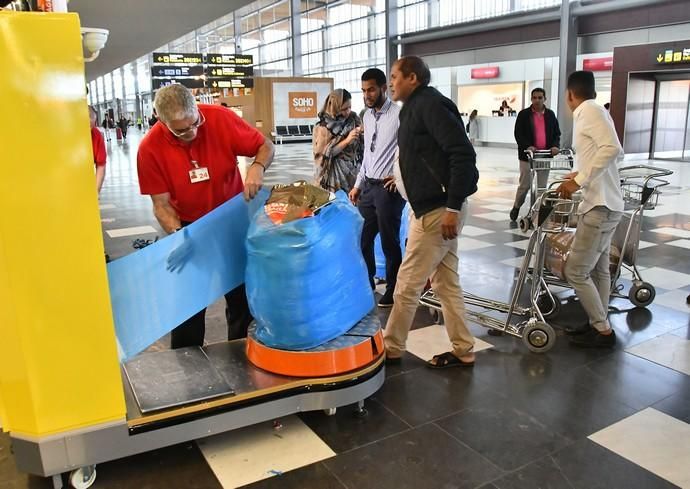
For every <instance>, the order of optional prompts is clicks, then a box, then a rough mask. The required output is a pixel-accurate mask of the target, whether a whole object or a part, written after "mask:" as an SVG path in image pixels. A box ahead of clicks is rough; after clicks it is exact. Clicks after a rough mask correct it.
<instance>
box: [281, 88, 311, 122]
mask: <svg viewBox="0 0 690 489" xmlns="http://www.w3.org/2000/svg"><path fill="white" fill-rule="evenodd" d="M288 101H289V104H290V109H289V116H290V119H314V118H316V111H317V105H316V92H288Z"/></svg>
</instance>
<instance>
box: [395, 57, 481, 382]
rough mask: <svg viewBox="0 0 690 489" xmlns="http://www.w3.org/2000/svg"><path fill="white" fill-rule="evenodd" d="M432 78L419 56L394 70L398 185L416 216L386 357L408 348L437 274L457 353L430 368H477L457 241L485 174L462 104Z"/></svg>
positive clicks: (404, 60) (437, 287)
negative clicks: (434, 85)
mask: <svg viewBox="0 0 690 489" xmlns="http://www.w3.org/2000/svg"><path fill="white" fill-rule="evenodd" d="M430 79H431V74H430V72H429V68H428V67H427V66H426V64H425V63H424V61H422V60H421V59H420V58H417V57H415V56H406V57H404V58H401V59H399V60H398V61H396V63H395V64H394V65H393V67H392V69H391V81H390V88H391V97H392V98H393V100H395V101H402V102H404V104H405V105H404V106H403V108H402V110H401V111H400V128H399V130H398V147H399V166H400V175H401V177H402V180H401V181H399V182H397V184H398V188H399V190H400V193H401V194H402V195H404V196H406V197H407V200H408V201H409V202H410V206H411V207H412V211H413V213H414V216H413V217H412V218H411V220H410V227H409V234H408V241H407V248H406V250H405V258H404V259H403V262H402V265H401V266H400V270H399V272H398V282H397V284H396V286H395V293H394V297H395V301H394V305H393V310H392V311H391V314H390V316H389V318H388V323H387V324H386V331H385V343H386V355H387V361H388V362H395V361H396V360H399V359H400V357H401V356H402V354H403V352H404V351H405V343H406V341H407V335H408V332H409V330H410V326H411V325H412V320H413V319H414V315H415V311H416V310H417V305H418V301H419V296H420V295H421V293H422V291H423V289H424V285H425V283H426V281H427V278H428V277H431V284H432V287H433V288H434V291H435V292H436V295H437V296H438V298H439V299H440V302H441V306H442V310H443V315H444V318H445V324H446V330H447V331H448V336H449V338H450V341H451V344H452V349H451V351H448V352H446V353H442V354H439V355H435V356H434V357H433V358H432V359H431V360H430V361H429V362H428V366H429V367H432V368H445V367H456V366H460V367H469V366H472V365H474V353H473V348H474V338H473V337H472V334H471V333H470V332H469V330H468V328H467V323H466V322H465V305H464V301H463V294H462V288H461V287H460V280H459V277H458V254H457V253H458V240H457V238H458V235H459V234H460V230H461V229H462V225H463V222H464V218H465V215H466V214H467V203H466V199H467V197H468V196H470V195H472V194H473V193H474V192H476V191H477V180H478V179H479V174H478V172H477V167H476V155H475V153H474V149H473V148H472V144H470V141H469V139H467V134H466V133H465V127H464V124H463V123H462V119H461V118H460V114H459V112H458V109H457V107H456V106H455V104H454V103H453V102H452V101H451V100H449V99H447V98H446V97H444V96H443V95H441V94H440V93H439V92H438V91H437V90H436V89H435V88H431V87H429V86H428V85H429V82H430Z"/></svg>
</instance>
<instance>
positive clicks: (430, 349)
mask: <svg viewBox="0 0 690 489" xmlns="http://www.w3.org/2000/svg"><path fill="white" fill-rule="evenodd" d="M450 348H451V345H450V340H449V339H448V333H447V332H446V327H445V326H443V325H442V324H434V325H432V326H427V327H426V328H418V329H415V330H412V331H410V336H409V337H408V338H407V351H408V352H410V353H412V354H413V355H414V356H416V357H419V358H421V359H422V360H424V361H427V360H431V357H433V356H434V355H438V354H439V353H443V352H446V351H449V350H450ZM489 348H493V345H492V344H490V343H487V342H486V341H483V340H480V339H479V338H475V344H474V351H475V352H478V351H482V350H487V349H489Z"/></svg>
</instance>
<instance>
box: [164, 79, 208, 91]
mask: <svg viewBox="0 0 690 489" xmlns="http://www.w3.org/2000/svg"><path fill="white" fill-rule="evenodd" d="M173 83H179V84H180V85H184V86H185V87H187V88H205V84H204V79H203V78H198V79H197V78H154V79H153V80H151V88H152V89H153V90H160V89H161V88H163V87H167V86H168V85H172V84H173Z"/></svg>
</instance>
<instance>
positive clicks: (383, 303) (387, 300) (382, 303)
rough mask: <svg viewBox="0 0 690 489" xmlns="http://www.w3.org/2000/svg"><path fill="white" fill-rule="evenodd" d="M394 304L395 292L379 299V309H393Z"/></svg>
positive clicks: (389, 292) (387, 292)
mask: <svg viewBox="0 0 690 489" xmlns="http://www.w3.org/2000/svg"><path fill="white" fill-rule="evenodd" d="M393 303H394V301H393V292H391V291H389V290H387V291H386V293H385V294H383V296H381V299H379V307H393Z"/></svg>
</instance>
